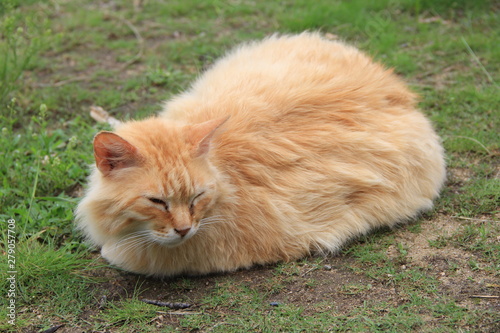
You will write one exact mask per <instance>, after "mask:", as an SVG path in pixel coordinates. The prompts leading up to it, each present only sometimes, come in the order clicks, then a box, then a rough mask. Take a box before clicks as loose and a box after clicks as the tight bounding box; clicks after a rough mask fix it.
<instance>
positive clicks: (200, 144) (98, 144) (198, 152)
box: [76, 118, 226, 247]
mask: <svg viewBox="0 0 500 333" xmlns="http://www.w3.org/2000/svg"><path fill="white" fill-rule="evenodd" d="M225 121H226V119H214V120H210V121H207V122H204V123H201V124H195V125H179V124H175V123H172V122H169V121H167V120H163V119H161V118H151V119H147V120H143V121H138V122H129V123H125V124H124V125H122V126H121V127H119V128H118V129H117V130H116V132H101V133H99V134H97V135H96V137H95V138H94V156H95V162H96V167H95V169H94V171H93V173H92V175H91V177H90V183H89V188H88V191H87V193H86V195H85V197H84V199H83V200H82V201H81V203H80V204H79V206H78V208H77V212H76V213H77V221H78V224H79V227H80V229H82V230H83V231H84V233H85V234H86V235H87V236H88V237H89V238H90V239H91V240H92V241H93V242H94V243H95V244H96V245H98V246H102V245H104V244H105V243H106V242H107V241H109V240H110V239H120V238H126V237H129V238H130V239H129V241H130V242H133V241H134V239H132V238H131V237H136V238H137V240H139V239H144V238H146V239H147V240H148V241H149V242H154V243H157V244H161V245H164V246H167V247H174V246H177V245H180V244H182V243H183V242H184V241H186V240H187V239H189V238H191V237H192V236H193V235H195V234H196V232H197V231H198V228H199V226H200V220H201V219H203V218H204V217H205V216H206V213H207V212H208V211H209V210H210V209H211V208H212V206H213V204H214V203H215V202H216V200H217V196H218V191H217V190H218V189H217V171H216V170H215V169H214V167H213V166H212V165H211V164H210V162H209V156H210V153H211V141H213V140H212V139H213V138H214V134H215V133H216V131H217V129H218V128H219V127H220V126H221V125H222V124H223V123H224V122H225Z"/></svg>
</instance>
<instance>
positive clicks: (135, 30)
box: [113, 15, 144, 69]
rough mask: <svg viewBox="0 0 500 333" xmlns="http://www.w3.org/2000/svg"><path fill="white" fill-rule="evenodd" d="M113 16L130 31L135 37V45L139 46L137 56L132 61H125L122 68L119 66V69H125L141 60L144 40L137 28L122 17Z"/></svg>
mask: <svg viewBox="0 0 500 333" xmlns="http://www.w3.org/2000/svg"><path fill="white" fill-rule="evenodd" d="M113 16H114V17H116V18H117V19H118V20H119V21H121V22H122V23H124V24H125V25H126V26H127V27H128V28H129V29H130V30H132V32H133V33H134V35H135V38H136V39H137V43H138V44H139V52H137V54H136V55H135V56H134V57H133V58H132V59H130V60H129V61H127V62H126V63H125V64H123V66H121V69H125V68H127V67H128V66H130V65H132V64H133V63H134V62H136V61H137V60H139V59H141V58H142V54H143V52H144V39H143V38H142V36H141V34H140V33H139V30H137V28H136V27H135V26H134V25H133V24H132V23H131V22H130V21H128V20H127V19H124V18H123V17H120V16H118V15H113Z"/></svg>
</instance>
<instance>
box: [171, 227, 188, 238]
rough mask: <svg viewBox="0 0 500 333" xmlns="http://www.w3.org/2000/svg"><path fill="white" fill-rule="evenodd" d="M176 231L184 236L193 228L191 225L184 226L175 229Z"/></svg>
mask: <svg viewBox="0 0 500 333" xmlns="http://www.w3.org/2000/svg"><path fill="white" fill-rule="evenodd" d="M174 230H175V232H176V233H178V234H179V235H180V236H181V237H184V236H186V235H187V233H188V232H189V230H191V228H190V227H187V228H184V229H174Z"/></svg>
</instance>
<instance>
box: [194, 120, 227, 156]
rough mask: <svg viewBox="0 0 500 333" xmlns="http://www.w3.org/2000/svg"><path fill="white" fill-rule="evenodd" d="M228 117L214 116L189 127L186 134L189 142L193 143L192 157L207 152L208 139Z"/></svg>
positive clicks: (209, 139) (208, 147)
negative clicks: (214, 117)
mask: <svg viewBox="0 0 500 333" xmlns="http://www.w3.org/2000/svg"><path fill="white" fill-rule="evenodd" d="M228 119H229V117H224V118H216V119H212V120H209V121H206V122H204V123H201V124H196V125H193V126H191V127H190V128H189V133H188V135H189V140H190V142H191V144H193V152H192V153H193V157H200V156H203V155H205V154H207V153H208V151H209V150H210V141H211V140H212V138H213V136H214V134H215V132H216V131H217V129H218V128H219V127H221V126H222V125H223V124H224V123H225V122H226V121H227V120H228Z"/></svg>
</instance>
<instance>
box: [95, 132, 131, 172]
mask: <svg viewBox="0 0 500 333" xmlns="http://www.w3.org/2000/svg"><path fill="white" fill-rule="evenodd" d="M94 157H95V163H96V166H97V169H99V171H101V172H102V174H103V175H105V176H107V175H109V174H110V173H111V172H113V171H116V170H120V169H123V168H128V167H131V166H133V165H135V164H136V163H137V160H138V152H137V148H135V147H134V146H133V145H131V144H130V143H129V142H128V141H126V140H125V139H123V138H122V137H121V136H119V135H117V134H115V133H112V132H106V131H104V132H100V133H98V134H97V135H96V136H95V137H94Z"/></svg>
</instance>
